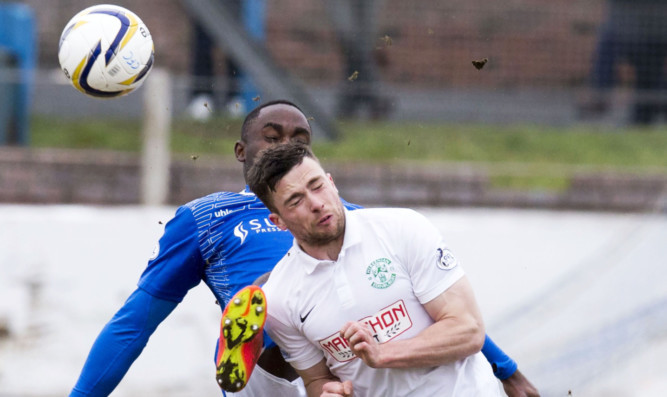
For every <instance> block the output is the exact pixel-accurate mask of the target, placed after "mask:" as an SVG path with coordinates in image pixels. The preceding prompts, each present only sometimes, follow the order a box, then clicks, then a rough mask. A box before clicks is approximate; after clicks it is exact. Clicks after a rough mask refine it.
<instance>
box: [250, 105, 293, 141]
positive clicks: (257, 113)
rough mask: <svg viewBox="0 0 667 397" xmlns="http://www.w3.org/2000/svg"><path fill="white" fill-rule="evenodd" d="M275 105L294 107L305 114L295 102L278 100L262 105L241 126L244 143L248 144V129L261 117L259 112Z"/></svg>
mask: <svg viewBox="0 0 667 397" xmlns="http://www.w3.org/2000/svg"><path fill="white" fill-rule="evenodd" d="M273 105H287V106H292V107H293V108H295V109H297V110H298V111H299V112H301V113H303V110H301V108H300V107H298V106H297V105H296V104H294V103H293V102H290V101H288V100H287V99H276V100H273V101H269V102H267V103H264V104H261V105H259V106H257V107H256V108H254V109H253V110H252V111H251V112H250V113H248V115H247V116H246V117H245V120H243V125H242V126H241V140H242V141H243V142H247V137H248V129H249V128H250V124H252V122H253V121H255V119H256V118H257V116H259V112H261V111H262V109H264V108H266V107H269V106H273Z"/></svg>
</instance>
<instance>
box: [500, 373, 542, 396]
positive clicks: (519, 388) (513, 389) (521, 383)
mask: <svg viewBox="0 0 667 397" xmlns="http://www.w3.org/2000/svg"><path fill="white" fill-rule="evenodd" d="M502 383H503V389H505V393H507V396H508V397H540V392H538V391H537V389H536V388H535V386H533V384H532V383H530V382H529V381H528V379H526V377H525V376H523V374H522V373H521V371H519V370H518V369H517V370H516V371H515V372H514V373H513V374H512V376H510V377H509V378H507V379H504V380H503V381H502Z"/></svg>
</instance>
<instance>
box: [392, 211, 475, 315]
mask: <svg viewBox="0 0 667 397" xmlns="http://www.w3.org/2000/svg"><path fill="white" fill-rule="evenodd" d="M399 211H405V212H406V213H407V214H401V215H400V218H401V220H402V222H401V223H402V225H401V227H400V232H399V233H400V234H401V239H400V241H401V242H402V246H401V250H400V252H399V255H401V256H403V257H402V258H401V261H402V262H403V263H404V264H405V266H406V267H407V269H406V270H407V271H408V273H409V274H410V279H411V281H412V287H413V290H414V294H415V296H416V297H417V299H419V302H421V303H422V304H425V303H427V302H429V301H431V300H433V299H435V298H436V297H437V296H438V295H440V294H441V293H443V292H444V291H446V290H447V289H448V288H449V287H451V286H452V285H453V284H454V283H456V282H457V281H458V280H459V279H460V278H461V277H463V275H464V271H463V269H462V268H461V266H460V265H459V263H458V260H457V259H456V257H455V256H454V254H453V253H452V252H451V250H450V249H449V248H448V247H447V245H446V244H445V241H444V239H443V238H442V235H441V234H440V232H439V231H438V230H437V229H436V228H435V226H433V224H432V223H431V222H430V221H429V220H428V219H426V217H424V216H423V215H421V214H419V213H418V212H416V211H413V210H399Z"/></svg>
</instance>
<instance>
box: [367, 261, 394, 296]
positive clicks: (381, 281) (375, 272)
mask: <svg viewBox="0 0 667 397" xmlns="http://www.w3.org/2000/svg"><path fill="white" fill-rule="evenodd" d="M366 276H367V277H368V281H370V283H371V287H373V288H377V289H384V288H387V287H389V286H390V285H392V284H393V283H394V281H396V273H395V272H394V266H393V265H392V264H391V261H390V260H389V259H387V258H380V259H376V260H374V261H373V262H372V263H371V264H370V265H368V267H367V268H366Z"/></svg>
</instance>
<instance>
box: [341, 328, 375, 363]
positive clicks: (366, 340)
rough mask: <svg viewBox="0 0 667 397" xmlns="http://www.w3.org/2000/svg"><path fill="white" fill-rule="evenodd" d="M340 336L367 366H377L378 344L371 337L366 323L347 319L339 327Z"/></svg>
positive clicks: (370, 331) (371, 334) (371, 332)
mask: <svg viewBox="0 0 667 397" xmlns="http://www.w3.org/2000/svg"><path fill="white" fill-rule="evenodd" d="M340 336H341V337H343V338H344V339H345V340H346V341H347V344H348V345H349V346H350V349H351V350H352V353H354V355H355V356H357V357H359V358H360V359H362V360H363V362H364V363H366V365H368V366H369V367H371V368H377V366H378V364H379V363H380V344H379V343H378V342H377V341H376V340H375V338H374V337H373V331H372V330H371V328H370V326H369V325H368V324H365V323H360V322H355V321H348V322H347V323H345V325H343V328H341V330H340Z"/></svg>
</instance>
